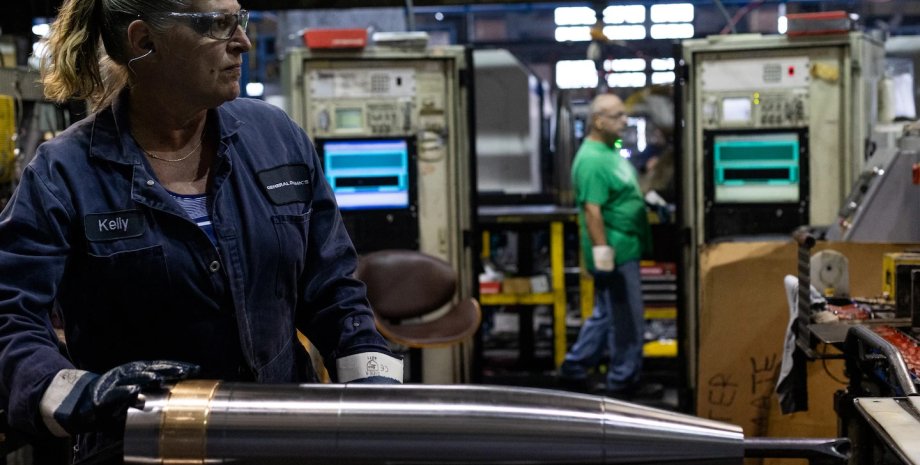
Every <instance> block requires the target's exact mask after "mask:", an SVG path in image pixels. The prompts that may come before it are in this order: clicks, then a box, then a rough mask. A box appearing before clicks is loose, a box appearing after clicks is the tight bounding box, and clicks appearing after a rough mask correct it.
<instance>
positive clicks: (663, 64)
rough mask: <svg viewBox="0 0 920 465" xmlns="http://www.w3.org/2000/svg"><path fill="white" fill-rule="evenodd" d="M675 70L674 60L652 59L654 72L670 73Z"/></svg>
mask: <svg viewBox="0 0 920 465" xmlns="http://www.w3.org/2000/svg"><path fill="white" fill-rule="evenodd" d="M671 69H674V59H673V58H652V70H653V71H668V70H671Z"/></svg>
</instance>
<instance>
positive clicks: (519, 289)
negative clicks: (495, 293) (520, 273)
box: [502, 278, 530, 294]
mask: <svg viewBox="0 0 920 465" xmlns="http://www.w3.org/2000/svg"><path fill="white" fill-rule="evenodd" d="M502 292H504V293H506V294H530V278H505V280H504V281H503V282H502Z"/></svg>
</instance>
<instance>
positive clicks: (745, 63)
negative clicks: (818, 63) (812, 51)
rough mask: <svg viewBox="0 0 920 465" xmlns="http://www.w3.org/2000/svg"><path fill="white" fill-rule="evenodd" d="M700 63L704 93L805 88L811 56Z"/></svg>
mask: <svg viewBox="0 0 920 465" xmlns="http://www.w3.org/2000/svg"><path fill="white" fill-rule="evenodd" d="M700 66H701V70H700V71H701V72H702V73H701V75H700V79H701V86H702V89H703V91H704V92H705V91H709V92H714V91H733V90H749V89H759V90H770V89H795V88H806V87H808V81H809V79H810V77H809V74H810V65H809V60H808V57H777V58H750V59H737V60H719V61H705V62H703V63H702V64H701V65H700Z"/></svg>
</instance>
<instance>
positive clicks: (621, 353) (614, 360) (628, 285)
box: [560, 260, 645, 390]
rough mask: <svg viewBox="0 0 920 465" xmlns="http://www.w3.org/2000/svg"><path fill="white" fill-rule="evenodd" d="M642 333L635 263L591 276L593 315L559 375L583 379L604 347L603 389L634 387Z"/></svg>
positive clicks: (643, 323)
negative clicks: (606, 360) (607, 361)
mask: <svg viewBox="0 0 920 465" xmlns="http://www.w3.org/2000/svg"><path fill="white" fill-rule="evenodd" d="M644 331H645V318H644V307H643V304H642V280H641V277H640V274H639V262H638V261H635V260H634V261H629V262H626V263H622V264H619V265H617V267H616V268H615V269H614V270H613V271H611V272H595V273H594V313H593V314H592V315H591V318H588V320H587V321H585V322H584V324H583V325H582V327H581V331H580V332H579V333H578V340H576V341H575V345H573V346H572V349H571V350H570V351H569V353H567V354H566V355H565V361H564V362H563V363H562V367H561V369H560V375H561V376H563V377H566V378H571V379H584V378H586V377H587V375H588V369H589V368H591V367H594V366H595V365H597V363H598V362H599V361H600V358H601V356H602V355H603V353H604V347H605V345H606V348H607V351H608V353H609V355H610V366H609V368H608V370H607V389H608V390H620V389H625V388H628V387H630V386H632V385H634V384H635V383H636V382H638V380H639V372H640V371H641V369H642V345H643V342H644V336H643V333H644Z"/></svg>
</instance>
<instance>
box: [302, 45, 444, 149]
mask: <svg viewBox="0 0 920 465" xmlns="http://www.w3.org/2000/svg"><path fill="white" fill-rule="evenodd" d="M336 65H337V63H336V62H330V63H329V66H326V67H323V68H322V69H313V70H310V71H307V72H306V73H304V75H303V80H304V82H303V85H304V95H305V96H306V99H305V100H306V101H305V103H306V109H305V110H306V111H305V116H306V120H307V125H308V128H307V129H308V132H309V133H310V134H311V135H312V136H314V137H347V136H355V135H365V136H406V135H412V134H417V133H418V132H419V131H420V130H428V131H435V132H442V131H443V130H444V128H445V127H446V125H447V121H446V114H447V112H446V111H445V108H444V92H445V89H446V85H447V84H446V81H445V74H444V73H445V71H444V69H443V68H442V67H440V66H438V63H437V62H408V63H407V62H400V61H385V60H380V61H373V62H364V63H361V66H360V67H355V66H354V64H353V63H352V64H351V65H350V66H344V65H341V66H336ZM421 113H424V115H421ZM432 115H434V116H435V117H434V118H432ZM438 116H439V117H438Z"/></svg>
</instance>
